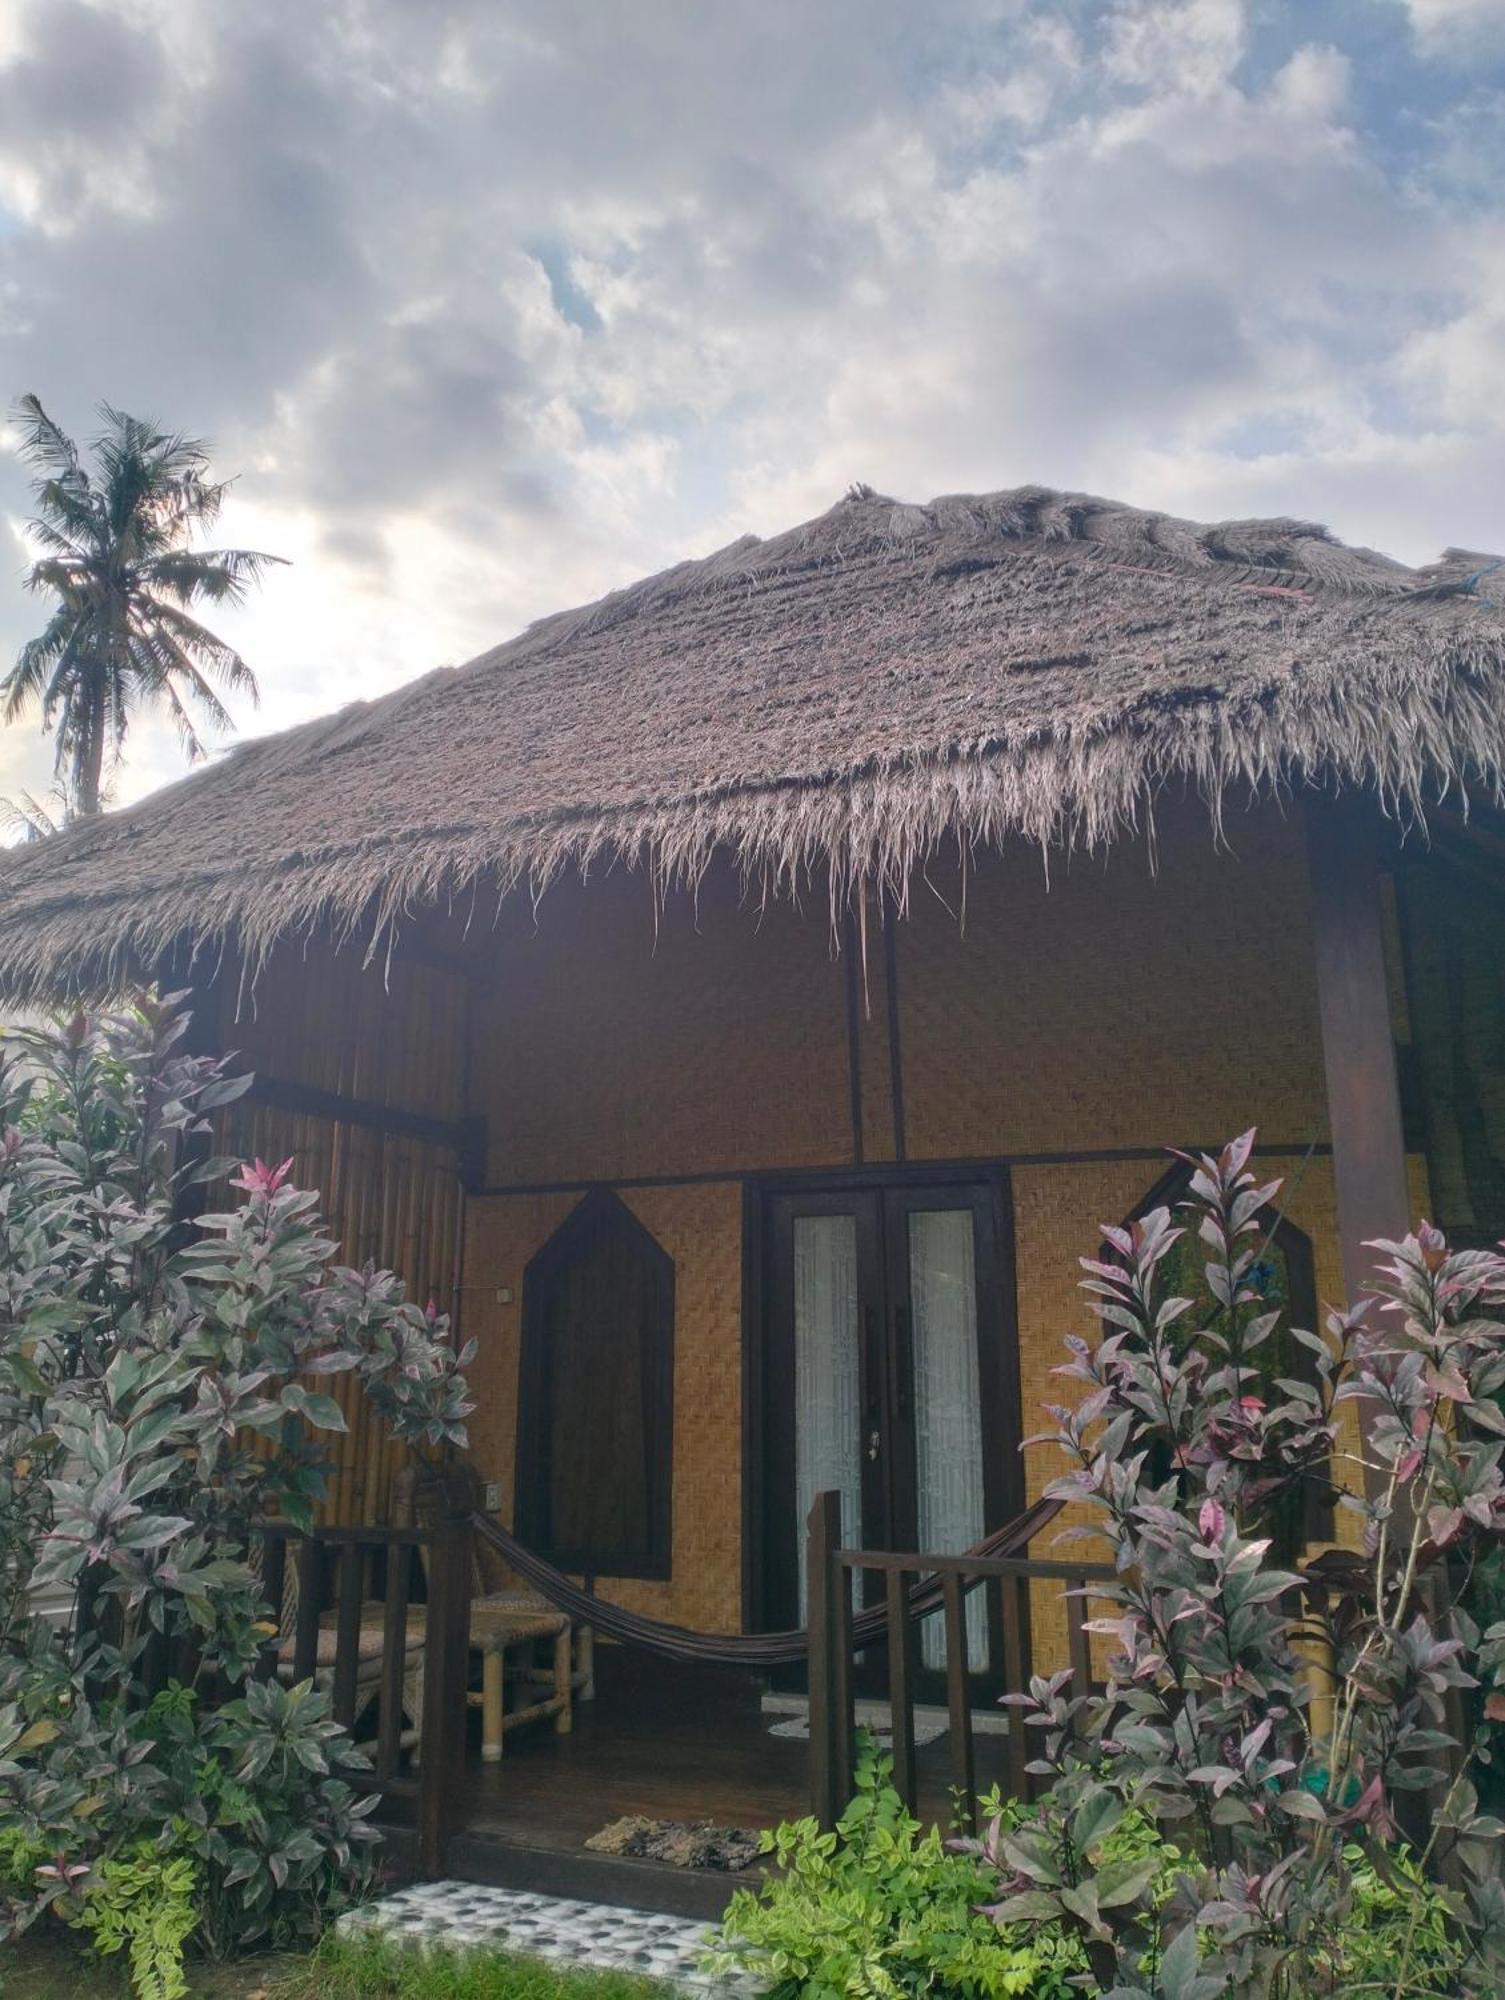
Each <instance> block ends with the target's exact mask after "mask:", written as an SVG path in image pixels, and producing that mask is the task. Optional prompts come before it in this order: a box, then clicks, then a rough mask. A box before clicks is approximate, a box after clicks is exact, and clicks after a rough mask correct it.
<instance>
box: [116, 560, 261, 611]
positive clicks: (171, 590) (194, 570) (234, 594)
mask: <svg viewBox="0 0 1505 2000" xmlns="http://www.w3.org/2000/svg"><path fill="white" fill-rule="evenodd" d="M286 560H287V558H286V557H285V556H269V555H264V554H263V553H262V552H261V551H260V550H259V549H174V550H173V551H172V552H171V553H170V554H168V555H161V556H150V557H148V558H147V560H146V561H145V562H143V563H142V564H141V565H140V569H139V574H140V576H141V577H142V579H143V581H144V582H145V583H147V584H148V585H150V586H154V587H156V588H157V589H160V590H165V591H166V592H167V593H168V594H169V596H172V597H175V598H176V599H177V601H178V603H179V604H184V605H187V604H199V603H209V604H240V603H243V602H244V600H245V594H246V591H247V590H248V589H249V588H250V586H251V585H252V584H253V583H259V582H260V581H261V579H262V578H263V577H264V576H265V574H266V572H267V571H268V570H269V569H271V568H273V567H274V566H282V565H285V563H286Z"/></svg>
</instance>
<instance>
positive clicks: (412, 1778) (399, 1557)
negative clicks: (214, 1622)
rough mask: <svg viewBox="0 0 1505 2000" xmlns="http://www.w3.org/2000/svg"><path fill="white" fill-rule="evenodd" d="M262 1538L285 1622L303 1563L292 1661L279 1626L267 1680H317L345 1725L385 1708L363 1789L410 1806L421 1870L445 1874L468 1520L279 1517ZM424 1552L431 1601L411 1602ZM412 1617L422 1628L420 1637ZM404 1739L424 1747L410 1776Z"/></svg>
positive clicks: (453, 1794)
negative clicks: (410, 1701)
mask: <svg viewBox="0 0 1505 2000" xmlns="http://www.w3.org/2000/svg"><path fill="white" fill-rule="evenodd" d="M257 1532H258V1533H259V1534H260V1535H261V1537H262V1540H263V1544H264V1554H263V1558H262V1586H263V1591H264V1593H265V1596H266V1598H267V1601H268V1602H269V1604H270V1605H271V1606H272V1609H273V1615H274V1616H278V1615H279V1614H280V1608H281V1606H282V1604H283V1601H284V1585H285V1583H286V1581H287V1565H288V1563H289V1562H293V1563H296V1565H297V1580H298V1598H297V1611H296V1614H295V1618H294V1623H293V1630H292V1634H291V1638H292V1648H291V1659H288V1658H286V1657H284V1656H285V1654H286V1651H287V1641H288V1634H286V1633H285V1632H281V1631H279V1634H278V1637H277V1639H276V1640H275V1641H273V1642H271V1643H269V1644H268V1646H267V1648H266V1650H265V1653H264V1654H263V1657H262V1660H261V1663H260V1674H261V1677H262V1678H263V1679H267V1680H269V1679H270V1678H271V1677H272V1676H273V1675H274V1674H278V1675H280V1677H281V1678H282V1679H284V1680H286V1681H289V1682H293V1683H296V1682H300V1681H306V1680H313V1681H315V1682H316V1683H317V1684H318V1685H319V1686H320V1687H321V1688H323V1689H326V1690H327V1691H328V1693H329V1695H330V1698H331V1702H332V1706H333V1711H334V1719H335V1720H336V1721H337V1722H339V1723H341V1724H343V1725H344V1727H345V1728H347V1729H354V1727H355V1724H356V1720H357V1713H358V1711H359V1712H360V1713H362V1714H364V1712H365V1711H366V1710H367V1709H368V1708H369V1706H370V1705H371V1702H372V1701H373V1700H374V1701H375V1704H376V1738H375V1745H374V1763H375V1771H374V1776H368V1775H367V1774H366V1773H365V1772H361V1773H360V1775H359V1778H358V1780H357V1782H358V1783H360V1784H361V1785H363V1786H365V1787H366V1789H368V1790H369V1791H374V1792H376V1793H378V1794H379V1795H380V1796H381V1798H382V1800H383V1802H387V1801H394V1800H401V1801H404V1802H406V1805H407V1806H409V1807H411V1811H412V1819H413V1829H414V1832H415V1835H416V1838H417V1864H418V1872H419V1873H420V1874H421V1875H424V1876H428V1877H435V1876H439V1875H442V1874H443V1873H444V1872H445V1856H446V1849H447V1846H448V1841H449V1836H450V1833H451V1831H452V1830H453V1826H454V1814H455V1809H456V1806H457V1803H458V1801H459V1798H460V1796H461V1789H462V1778H463V1772H464V1755H465V1716H466V1697H465V1688H466V1674H467V1671H468V1654H469V1645H470V1568H471V1550H470V1521H469V1518H468V1516H460V1517H457V1518H455V1519H453V1520H445V1521H442V1522H439V1523H438V1524H436V1525H435V1526H432V1527H422V1528H380V1527H373V1528H315V1529H313V1530H311V1531H309V1532H306V1533H305V1532H304V1531H302V1530H300V1529H297V1528H292V1527H288V1526H286V1525H284V1524H282V1523H280V1522H277V1523H266V1524H264V1525H262V1526H261V1527H260V1528H259V1529H258V1531H257ZM378 1557H381V1558H382V1565H381V1566H382V1568H383V1569H384V1572H385V1573H384V1577H383V1591H382V1595H381V1597H380V1598H379V1599H376V1598H374V1597H373V1589H372V1584H373V1577H374V1573H375V1570H376V1567H377V1562H376V1559H377V1558H378ZM420 1557H421V1558H422V1561H423V1567H424V1570H425V1572H426V1582H427V1595H426V1601H425V1602H424V1603H423V1604H422V1605H419V1606H412V1605H411V1604H410V1598H411V1593H412V1588H413V1566H414V1562H415V1560H416V1559H418V1558H420ZM331 1570H333V1577H332V1579H331V1576H330V1571H331ZM331 1585H332V1587H331ZM377 1603H379V1604H380V1606H381V1619H380V1628H379V1629H380V1634H381V1656H380V1659H379V1660H377V1661H372V1660H371V1659H363V1658H362V1645H361V1641H362V1630H363V1627H364V1629H365V1631H366V1633H367V1634H368V1635H369V1633H370V1632H371V1630H372V1628H373V1626H374V1625H375V1622H376V1621H375V1610H374V1606H375V1604H377ZM331 1612H332V1618H331V1615H330V1614H331ZM419 1614H421V1624H420V1623H419ZM410 1618H411V1620H412V1623H413V1625H414V1627H415V1630H414V1633H413V1635H412V1639H411V1640H410V1636H409V1623H410ZM331 1633H332V1640H333V1643H332V1645H331V1644H330V1643H329V1635H330V1634H331ZM420 1635H421V1650H420ZM321 1637H322V1638H324V1640H325V1644H324V1646H323V1648H322V1656H321V1646H320V1641H321ZM420 1678H421V1686H422V1696H421V1701H420V1703H419V1706H420V1708H421V1713H420V1715H419V1716H418V1717H417V1718H410V1720H413V1721H416V1729H415V1730H412V1731H410V1732H409V1733H408V1735H407V1737H405V1735H404V1731H403V1703H404V1697H405V1694H406V1693H407V1691H408V1689H409V1688H410V1687H414V1686H416V1684H417V1683H418V1682H419V1680H420ZM373 1682H374V1685H373ZM405 1742H407V1743H409V1744H410V1745H411V1747H412V1751H413V1755H412V1757H411V1759H410V1761H409V1768H408V1769H407V1770H406V1771H404V1770H403V1768H402V1751H403V1748H404V1744H405Z"/></svg>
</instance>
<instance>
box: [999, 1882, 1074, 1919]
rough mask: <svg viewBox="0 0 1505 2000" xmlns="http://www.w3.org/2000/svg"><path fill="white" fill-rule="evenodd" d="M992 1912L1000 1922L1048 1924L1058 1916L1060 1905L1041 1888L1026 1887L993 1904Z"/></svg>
mask: <svg viewBox="0 0 1505 2000" xmlns="http://www.w3.org/2000/svg"><path fill="white" fill-rule="evenodd" d="M992 1914H993V1916H994V1917H995V1918H996V1919H997V1921H998V1922H999V1923H1001V1924H1048V1923H1050V1922H1052V1921H1053V1920H1054V1919H1055V1918H1057V1917H1059V1916H1060V1914H1061V1905H1060V1901H1059V1899H1058V1898H1057V1897H1055V1896H1049V1895H1047V1894H1046V1893H1045V1891H1044V1890H1043V1889H1026V1890H1024V1891H1023V1892H1022V1893H1021V1894H1020V1895H1017V1896H1005V1897H1004V1899H1003V1901H1002V1902H1001V1903H995V1904H993V1905H992Z"/></svg>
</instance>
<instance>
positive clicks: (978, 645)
mask: <svg viewBox="0 0 1505 2000" xmlns="http://www.w3.org/2000/svg"><path fill="white" fill-rule="evenodd" d="M1489 561H1490V559H1489V558H1483V557H1475V556H1471V555H1467V554H1464V553H1461V552H1456V551H1454V552H1450V554H1449V555H1448V556H1447V557H1445V558H1444V559H1443V561H1442V563H1440V564H1438V565H1437V566H1435V567H1434V568H1432V569H1429V570H1412V569H1408V568H1406V567H1405V566H1403V565H1402V564H1399V563H1396V562H1392V561H1390V560H1388V559H1387V558H1386V557H1384V556H1380V555H1376V554H1374V553H1372V552H1371V551H1369V550H1363V549H1350V548H1346V547H1344V546H1343V545H1342V544H1341V543H1339V542H1337V541H1335V540H1334V539H1333V537H1332V536H1331V535H1329V534H1328V533H1327V531H1326V530H1325V529H1323V528H1320V527H1315V526H1312V525H1310V524H1308V523H1305V522H1300V521H1233V522H1224V523H1222V524H1220V525H1217V526H1212V527H1204V526H1198V525H1197V524H1196V523H1193V522H1189V521H1180V520H1175V519H1172V518H1170V517H1169V516H1166V515H1161V514H1151V513H1145V512H1142V511H1138V510H1135V509H1132V508H1128V507H1122V506H1118V505H1115V504H1113V503H1111V502H1107V501H1102V500H1093V499H1088V498H1086V497H1084V496H1081V495H1076V494H1064V493H1053V492H1047V491H1044V490H1043V489H1040V488H1038V487H1025V488H1021V489H1019V490H1018V491H1015V492H1008V493H994V494H986V495H980V496H957V497H952V498H947V499H941V500H936V501H933V502H932V503H931V504H930V505H928V506H923V507H922V506H907V505H901V504H898V503H896V502H894V501H891V500H886V499H883V498H881V497H878V496H876V495H873V494H871V493H868V492H866V491H865V490H859V491H857V492H855V493H854V494H853V495H852V496H851V497H849V498H848V499H847V500H845V501H843V502H841V503H840V504H839V505H838V506H836V507H834V508H832V510H831V511H830V512H829V513H828V514H824V515H822V516H821V517H820V518H819V519H818V520H815V521H812V522H810V523H808V524H807V525H805V526H804V527H800V528H796V529H794V530H792V531H791V532H790V533H788V534H785V535H781V536H778V537H777V538H775V539H773V540H771V541H766V542H765V541H758V540H756V539H754V538H751V537H749V538H747V539H745V540H743V541H740V542H736V543H734V544H733V545H732V546H731V547H730V548H727V549H724V550H722V551H721V552H720V553H719V554H717V555H714V556H711V557H708V558H707V559H706V560H704V561H701V562H689V563H682V564H680V565H679V566H678V567H677V568H675V569H671V570H667V571H665V572H664V574H663V575H661V576H656V577H651V578H649V579H648V580H647V581H645V582H643V583H640V584H637V585H635V586H634V587H633V588H631V589H628V590H623V591H619V592H617V593H615V594H614V595H612V596H610V597H607V598H604V599H602V600H601V602H600V603H598V604H593V605H589V606H586V607H585V608H584V609H581V610H577V611H570V612H565V613H563V614H561V615H560V616H557V617H554V618H549V619H545V620H544V621H543V622H542V623H540V624H538V625H535V626H533V627H532V628H531V629H530V630H529V631H527V632H525V633H524V634H523V635H522V636H521V637H520V638H518V639H515V640H513V641H511V642H510V643H509V644H507V645H505V646H501V647H498V648H497V649H496V650H495V651H493V652H490V653H485V654H482V655H481V657H480V658H479V659H476V660H473V661H472V662H471V663H470V664H469V665H468V666H465V667H461V668H457V669H444V670H442V671H440V672H438V673H434V674H430V675H428V676H427V677H425V678H424V679H422V680H419V681H416V682H414V683H412V684H411V685H410V686H408V687H405V688H402V689H401V690H399V691H398V692H397V693H396V694H393V695H390V696H388V697H387V698H385V699H384V700H381V701H375V702H367V703H358V704H356V705H355V706H353V707H351V708H348V709H345V710H343V711H342V712H341V713H339V714H338V715H335V716H332V717H330V718H328V719H326V720H324V721H321V722H317V723H313V724H310V725H308V726H306V727H304V728H300V729H294V730H290V731H288V732H286V733H285V734H283V735H280V736H274V737H270V738H267V739H265V740H262V741H260V742H254V743H248V744H246V745H244V746H242V747H241V748H239V749H238V750H236V751H235V752H234V753H233V754H232V755H230V756H229V757H227V758H226V759H225V760H224V761H223V762H221V763H219V764H218V765H216V766H215V767H214V768H212V769H210V770H208V771H206V772H203V773H200V774H198V775H196V776H194V777H192V778H190V779H188V780H186V781H185V782H184V783H182V784H179V785H176V786H174V787H172V788H171V789H170V790H167V791H164V792H161V793H158V794H157V795H155V796H154V797H152V798H150V799H148V800H146V801H145V802H144V803H143V804H141V805H139V806H137V807H135V808H133V809H132V810H130V811H128V812H120V813H114V814H111V815H109V816H108V817H107V818H105V819H103V820H100V821H97V822H95V823H93V824H92V825H89V826H84V827H80V828H77V829H75V830H74V831H72V832H70V833H68V834H66V835H63V836H61V837H60V838H58V839H56V840H49V841H46V842H44V843H42V844H41V845H40V846H37V847H35V848H31V849H27V850H25V851H17V852H15V853H13V854H11V855H9V856H7V857H6V861H5V865H4V867H3V870H0V991H4V992H6V993H8V994H9V995H11V996H12V997H15V998H23V999H24V998H28V997H41V996H51V995H56V994H58V993H60V992H63V991H67V990H70V989H71V990H79V989H84V990H87V989H91V988H99V987H101V986H106V985H110V984H114V983H116V982H118V981H120V980H121V979H123V978H126V977H130V976H134V975H135V974H137V973H138V972H139V971H141V970H142V969H144V968H149V967H152V966H154V965H156V964H157V963H158V962H159V961H160V960H161V958H162V955H163V954H164V952H166V951H167V950H168V949H169V948H170V947H175V948H178V949H181V948H183V947H184V946H185V945H187V946H190V947H194V948H199V947H203V948H212V947H215V946H217V945H218V944H220V943H222V942H225V941H229V942H232V943H233V944H234V946H235V947H236V949H237V950H238V951H240V952H241V953H242V954H243V955H244V958H245V960H246V961H247V962H250V963H252V964H254V963H255V962H256V961H257V960H258V959H259V957H260V956H261V955H262V954H264V953H265V951H266V950H267V949H268V947H269V946H270V945H271V943H272V942H273V941H274V940H275V939H276V938H278V937H279V936H282V935H285V934H287V933H288V932H290V931H295V930H297V929H298V928H300V927H304V926H311V925H314V924H316V923H324V922H328V923H332V924H333V925H334V926H335V927H336V928H337V929H339V930H340V931H342V932H354V931H358V932H359V933H360V934H361V935H362V936H364V937H366V938H368V939H371V940H375V939H378V938H380V937H382V936H383V935H385V934H390V932H391V929H392V927H393V926H394V924H395V923H396V922H397V920H398V919H400V917H401V916H402V914H403V913H404V912H405V911H408V910H410V909H412V908H415V907H417V906H419V905H423V904H431V903H433V902H435V901H442V900H443V899H445V898H447V897H453V896H456V895H457V894H460V893H461V892H464V891H466V890H467V889H468V888H470V887H471V886H472V885H474V884H476V883H477V882H485V883H486V884H487V886H488V888H494V889H495V891H496V893H498V894H505V893H507V892H509V891H510V890H512V889H514V888H516V887H518V886H519V885H525V886H527V887H529V888H531V889H532V890H533V891H535V892H536V891H537V890H539V889H541V888H542V887H543V886H544V885H546V884H547V883H548V882H549V880H550V879H551V878H552V877H554V876H555V875H557V874H558V872H559V871H560V870H561V869H565V868H582V869H583V868H586V867H588V866H590V865H591V864H593V863H598V862H604V861H606V860H608V859H621V860H625V861H627V862H629V863H631V864H633V865H636V866H641V867H644V868H646V869H650V870H651V871H652V872H653V874H654V876H655V878H656V879H657V880H658V881H659V882H661V883H664V884H669V883H674V882H682V881H692V880H694V879H695V878H696V877H697V876H698V874H699V873H700V871H701V870H702V869H703V868H704V867H705V865H706V863H707V861H708V859H709V857H710V856H711V854H712V853H713V852H715V851H717V850H721V851H725V852H729V853H730V854H732V855H733V856H734V857H735V858H736V859H737V860H738V861H739V862H740V863H741V865H742V867H743V868H744V869H745V870H746V871H747V872H748V874H749V875H750V876H751V877H753V878H754V879H756V880H760V881H761V882H762V883H763V885H764V886H766V887H767V888H768V889H770V890H772V891H774V892H779V891H787V890H789V889H790V888H792V887H793V886H795V885H797V884H798V883H799V882H800V881H802V880H803V879H804V878H805V876H806V875H807V873H808V874H811V875H820V876H822V877H828V878H829V880H830V881H831V883H832V884H833V890H832V893H833V894H834V895H836V896H838V897H839V896H841V895H842V894H843V893H844V892H845V891H846V889H847V888H848V887H849V886H850V885H851V884H852V883H853V882H854V881H856V880H859V879H867V880H872V879H875V878H876V879H881V880H883V881H886V882H887V883H889V884H890V885H892V886H894V887H895V888H898V889H900V890H902V886H903V885H904V883H906V882H907V880H908V879H909V876H910V874H911V872H912V870H913V868H914V867H915V865H916V864H917V863H918V862H919V861H920V860H922V859H923V857H924V856H926V855H927V854H928V853H930V852H931V851H932V850H934V849H935V848H936V846H937V845H938V844H939V843H941V842H943V841H946V840H948V839H957V840H959V841H961V842H962V843H963V844H972V843H978V842H997V841H1000V840H1002V839H1004V838H1005V837H1006V836H1023V837H1025V838H1027V839H1028V840H1031V841H1035V842H1039V843H1042V844H1044V845H1056V844H1072V843H1085V844H1088V845H1098V844H1101V843H1103V842H1106V841H1108V840H1110V839H1112V838H1113V837H1114V836H1115V835H1117V834H1118V833H1120V832H1122V831H1123V830H1124V829H1126V828H1130V827H1133V826H1135V825H1136V824H1139V823H1141V822H1142V821H1143V819H1144V817H1145V814H1146V812H1147V809H1148V808H1149V807H1150V805H1151V803H1152V801H1153V799H1154V797H1155V795H1156V793H1157V791H1159V790H1160V789H1161V788H1162V787H1163V786H1165V785H1166V784H1168V783H1170V782H1184V783H1189V784H1191V785H1193V786H1195V787H1197V788H1198V789H1200V791H1201V792H1202V793H1203V794H1204V795H1205V797H1206V798H1207V800H1208V801H1209V804H1210V806H1211V808H1212V810H1213V812H1214V814H1216V813H1217V812H1218V810H1219V809H1220V806H1221V802H1222V800H1223V797H1224V795H1225V793H1227V792H1229V791H1230V790H1232V789H1234V788H1237V789H1238V790H1239V792H1240V794H1242V793H1244V792H1245V791H1248V792H1252V793H1255V794H1258V793H1261V792H1267V791H1270V790H1273V789H1277V788H1280V787H1285V786H1292V785H1297V784H1302V783H1311V782H1324V783H1338V784H1344V785H1362V786H1366V787H1369V788H1371V789H1372V790H1373V791H1375V792H1376V793H1377V794H1378V795H1379V797H1380V798H1381V799H1382V800H1383V802H1384V803H1385V805H1386V807H1387V809H1389V810H1391V811H1396V812H1408V811H1415V810H1419V809H1420V808H1421V806H1422V805H1423V803H1424V801H1425V800H1426V799H1427V798H1428V797H1431V796H1435V795H1437V794H1439V793H1441V792H1443V791H1446V790H1448V789H1449V788H1456V787H1459V786H1468V785H1475V786H1482V787H1483V788H1484V789H1485V791H1486V792H1487V793H1488V794H1489V796H1490V797H1491V798H1494V799H1498V798H1499V797H1500V796H1501V792H1502V779H1505V614H1502V612H1501V611H1500V609H1498V608H1497V606H1496V605H1495V604H1494V603H1493V602H1492V601H1491V599H1490V596H1489V594H1488V593H1489V590H1490V585H1489V581H1488V579H1486V580H1485V582H1484V583H1483V585H1482V593H1483V594H1481V585H1480V581H1479V573H1480V572H1481V571H1483V570H1485V569H1486V568H1487V566H1488V563H1489Z"/></svg>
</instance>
